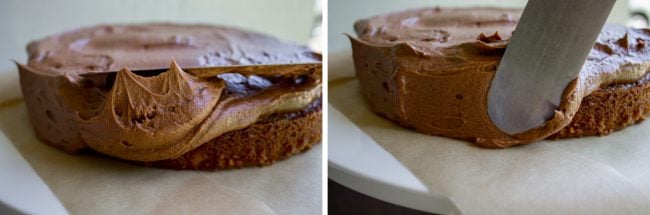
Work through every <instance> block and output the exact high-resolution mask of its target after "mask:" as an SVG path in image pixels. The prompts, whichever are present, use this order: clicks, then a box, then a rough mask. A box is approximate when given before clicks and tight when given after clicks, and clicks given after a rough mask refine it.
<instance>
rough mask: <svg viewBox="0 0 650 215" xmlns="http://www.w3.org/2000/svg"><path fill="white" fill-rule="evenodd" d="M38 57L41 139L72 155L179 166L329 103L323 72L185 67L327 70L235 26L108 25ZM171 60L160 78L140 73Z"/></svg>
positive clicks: (60, 38)
mask: <svg viewBox="0 0 650 215" xmlns="http://www.w3.org/2000/svg"><path fill="white" fill-rule="evenodd" d="M28 52H29V62H28V64H27V65H21V64H18V66H19V71H20V81H21V86H22V90H23V94H24V97H25V100H26V103H27V109H28V111H29V113H30V120H31V121H32V124H33V126H34V128H35V131H36V133H37V136H39V138H41V139H43V140H45V141H47V142H48V143H50V144H52V145H54V146H56V147H59V148H62V149H64V150H66V151H70V152H75V151H78V150H81V149H84V148H88V147H89V148H92V149H93V150H96V151H99V152H101V153H104V154H107V155H110V156H114V157H118V158H122V159H127V160H134V161H155V160H164V159H171V158H175V157H178V156H180V155H182V154H184V153H186V152H188V151H190V150H192V149H194V148H196V147H198V146H200V145H201V144H203V143H205V142H207V141H209V140H211V139H214V138H216V137H218V136H220V135H221V134H223V133H225V132H228V131H232V130H237V129H241V128H245V127H247V126H249V125H251V124H253V123H255V122H256V121H257V120H258V119H259V118H261V117H264V116H267V115H271V114H273V113H277V112H287V111H295V110H300V109H303V108H305V107H307V106H308V105H309V104H310V103H312V101H313V100H315V99H318V98H319V97H320V96H321V86H320V77H321V75H320V72H321V68H320V67H318V68H316V69H314V68H305V69H304V70H295V69H294V70H290V71H289V70H287V71H278V72H273V71H265V69H264V68H262V67H260V68H258V69H255V68H253V69H249V70H248V71H246V73H245V74H237V73H224V74H220V75H215V76H211V77H205V75H204V74H203V75H200V74H190V73H186V72H185V71H183V69H181V67H206V66H232V65H253V64H290V63H320V55H319V54H317V53H313V52H311V51H309V50H308V49H307V48H304V47H302V46H297V45H292V44H287V43H283V42H281V41H278V40H276V39H274V38H271V37H267V36H264V35H261V34H256V33H251V32H246V31H242V30H238V29H233V28H225V27H215V26H204V25H173V24H143V25H101V26H95V27H90V28H84V29H80V30H77V31H72V32H67V33H63V34H60V35H54V36H51V37H48V38H45V39H42V40H39V41H35V42H32V43H31V44H30V45H29V46H28ZM172 59H176V61H173V60H172ZM170 61H172V63H171V66H169V70H168V71H166V72H163V73H160V74H136V73H134V72H132V70H137V69H157V68H165V67H167V66H168V65H169V63H170ZM117 70H119V72H118V73H117V74H116V75H115V74H114V73H109V71H117ZM199 72H200V71H199ZM90 73H93V74H94V75H92V76H87V75H88V74H90Z"/></svg>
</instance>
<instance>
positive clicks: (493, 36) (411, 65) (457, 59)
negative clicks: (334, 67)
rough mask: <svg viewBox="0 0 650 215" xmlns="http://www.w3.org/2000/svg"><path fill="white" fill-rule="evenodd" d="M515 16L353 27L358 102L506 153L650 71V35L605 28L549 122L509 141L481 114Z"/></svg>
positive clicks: (465, 12) (468, 15) (438, 12)
mask: <svg viewBox="0 0 650 215" xmlns="http://www.w3.org/2000/svg"><path fill="white" fill-rule="evenodd" d="M520 14H521V10H513V9H500V8H464V9H442V8H424V9H416V10H408V11H402V12H397V13H391V14H386V15H380V16H376V17H371V18H368V19H363V20H359V21H358V22H356V23H355V25H354V28H355V30H356V32H357V35H358V38H354V37H350V40H351V43H352V49H353V56H354V60H355V69H356V73H357V76H358V77H359V80H360V82H361V87H362V92H363V93H364V96H365V97H366V98H367V99H368V101H369V102H370V104H371V108H372V109H373V111H375V112H377V113H379V114H381V115H384V116H386V117H387V118H389V119H391V120H393V121H396V122H398V123H400V124H401V125H403V126H406V127H412V128H415V129H416V130H419V131H421V132H424V133H429V134H434V135H440V136H447V137H453V138H459V139H466V140H470V141H474V142H476V143H478V144H480V145H482V146H486V147H507V146H511V145H516V144H524V143H529V142H532V141H536V140H540V139H543V138H545V137H548V136H550V135H551V134H553V133H555V132H557V131H558V130H560V129H562V128H563V127H565V126H566V125H568V124H569V123H570V122H571V119H572V117H573V116H574V115H575V113H576V112H577V111H578V108H579V106H580V103H581V101H582V99H583V98H584V97H586V96H587V95H589V94H590V93H592V92H594V91H596V90H598V89H600V88H601V87H603V86H607V85H609V84H612V83H626V82H635V81H637V80H639V79H640V78H641V77H643V76H644V75H645V74H646V71H647V69H648V67H649V66H650V54H648V51H650V46H648V44H647V43H648V42H649V41H650V31H648V30H646V29H628V28H625V27H623V26H606V27H605V28H604V29H603V31H602V32H601V34H600V35H599V37H598V40H597V41H596V44H595V45H594V47H593V49H592V50H591V52H590V54H589V57H588V59H587V62H585V64H584V66H583V68H582V70H581V72H580V75H579V77H578V78H577V79H576V80H575V81H573V82H572V83H571V84H570V85H569V86H567V88H566V89H565V94H564V96H563V98H562V103H561V105H560V107H557V110H556V113H555V115H554V117H553V118H551V119H548V121H547V122H546V123H544V124H543V125H541V126H540V127H538V128H535V129H531V130H529V131H526V132H523V133H520V134H516V135H508V134H506V133H504V132H502V131H501V130H499V129H498V128H497V127H496V126H495V125H494V124H493V123H492V121H491V120H490V118H489V116H488V114H487V92H488V89H489V87H490V83H491V81H492V78H493V76H494V73H495V72H496V69H497V66H498V64H499V61H500V59H501V57H502V55H503V53H504V51H505V48H506V47H507V45H508V39H509V38H510V37H511V35H512V32H513V31H514V29H515V27H516V25H517V21H518V19H519V17H520ZM540 33H543V32H540ZM548 36H550V37H561V36H562V35H548Z"/></svg>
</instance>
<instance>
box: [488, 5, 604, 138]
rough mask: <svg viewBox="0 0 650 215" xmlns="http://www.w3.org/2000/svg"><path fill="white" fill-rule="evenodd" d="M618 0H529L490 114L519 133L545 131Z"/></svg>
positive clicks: (495, 85) (495, 84) (491, 96)
mask: <svg viewBox="0 0 650 215" xmlns="http://www.w3.org/2000/svg"><path fill="white" fill-rule="evenodd" d="M614 3H615V0H598V1H593V0H529V1H528V4H527V5H526V8H525V9H524V13H523V14H522V16H521V18H520V20H519V24H518V25H517V28H516V29H515V32H513V36H512V38H510V42H509V44H508V47H507V48H506V51H505V54H504V56H503V58H502V60H501V62H500V64H499V67H498V69H497V72H496V74H495V76H494V78H493V79H492V84H491V86H490V90H489V93H488V114H489V116H490V118H491V120H492V122H493V123H494V125H496V126H497V127H498V128H499V129H501V130H502V131H504V132H506V133H508V134H517V133H521V132H524V131H527V130H530V129H532V128H536V127H539V126H541V125H542V124H543V123H544V122H545V121H547V120H548V119H550V118H551V117H552V116H553V113H554V110H556V109H557V108H558V107H559V106H560V102H561V99H562V93H563V92H564V90H565V88H566V87H567V85H568V84H569V83H570V82H571V81H572V80H574V79H576V77H578V73H579V72H580V69H581V68H582V65H583V64H584V62H585V60H586V58H587V55H588V54H589V51H590V50H591V48H592V46H593V45H594V42H595V41H596V39H597V37H598V34H599V33H600V30H601V29H602V27H603V25H604V24H605V21H606V19H607V16H608V15H609V12H610V11H611V9H612V7H613V6H614Z"/></svg>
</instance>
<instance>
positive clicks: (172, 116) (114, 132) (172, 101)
mask: <svg viewBox="0 0 650 215" xmlns="http://www.w3.org/2000/svg"><path fill="white" fill-rule="evenodd" d="M223 89H224V83H223V81H211V82H208V81H201V80H199V79H196V78H194V77H192V76H190V75H189V74H186V73H185V72H184V71H183V70H182V69H181V68H180V67H179V66H178V64H176V62H175V61H172V64H171V66H170V69H169V70H168V71H167V72H165V73H161V74H160V75H157V76H154V77H142V76H138V75H136V74H134V73H132V72H131V71H130V70H129V69H127V68H124V69H122V70H121V71H119V72H118V73H117V77H116V79H115V83H114V85H113V88H112V89H111V90H110V92H109V93H108V96H107V98H106V101H105V102H104V105H103V106H102V107H101V108H102V109H101V110H100V111H99V114H98V115H97V116H95V117H92V118H90V119H89V120H87V121H85V122H83V123H82V127H81V128H82V129H81V135H82V138H83V139H84V140H86V142H87V143H88V145H90V147H92V148H94V149H95V150H98V151H100V152H103V153H106V154H128V155H129V156H142V155H138V154H139V153H143V154H151V153H153V154H162V153H164V152H167V151H170V150H172V151H173V150H174V148H175V145H176V143H177V142H178V141H179V140H180V139H181V138H183V137H184V136H185V135H186V134H187V133H188V132H190V131H191V130H192V129H193V128H194V126H196V125H197V124H199V123H200V122H201V121H203V119H205V118H206V117H207V116H208V115H209V114H210V113H211V112H212V110H213V109H214V107H215V105H216V104H217V102H218V101H219V97H220V95H221V92H222V91H223Z"/></svg>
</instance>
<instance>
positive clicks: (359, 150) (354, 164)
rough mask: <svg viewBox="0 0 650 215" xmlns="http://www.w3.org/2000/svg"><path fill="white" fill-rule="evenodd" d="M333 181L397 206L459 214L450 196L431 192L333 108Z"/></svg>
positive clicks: (331, 176)
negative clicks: (449, 198)
mask: <svg viewBox="0 0 650 215" xmlns="http://www.w3.org/2000/svg"><path fill="white" fill-rule="evenodd" d="M328 111H329V112H328V115H329V116H328V119H329V133H328V144H329V145H328V147H329V148H328V149H329V155H328V156H329V157H328V159H329V162H328V170H329V178H330V179H332V180H334V181H336V182H337V183H339V184H342V185H344V186H346V187H348V188H350V189H353V190H356V191H358V192H360V193H363V194H366V195H368V196H372V197H374V198H377V199H380V200H383V201H386V202H390V203H393V204H397V205H401V206H404V207H409V208H413V209H417V210H421V211H427V212H432V213H439V214H452V213H456V209H455V207H454V205H453V204H452V203H451V201H449V200H448V199H447V198H446V197H444V196H442V195H440V194H438V193H434V192H430V191H429V190H428V189H427V187H425V186H424V184H422V182H420V180H419V179H417V178H416V177H415V175H413V174H412V173H411V172H410V171H409V170H408V169H406V167H404V166H403V165H402V164H400V163H399V161H397V160H396V159H395V158H394V157H393V156H392V155H390V154H389V153H388V152H386V151H385V150H384V149H382V148H381V146H379V145H377V143H375V141H373V140H372V139H371V138H370V137H369V136H368V135H366V134H365V133H364V132H363V131H361V129H359V127H357V126H356V125H355V124H354V123H352V122H351V121H350V120H348V119H347V118H345V116H343V114H341V113H340V112H339V111H338V110H336V108H334V107H333V106H332V105H329V107H328Z"/></svg>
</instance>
